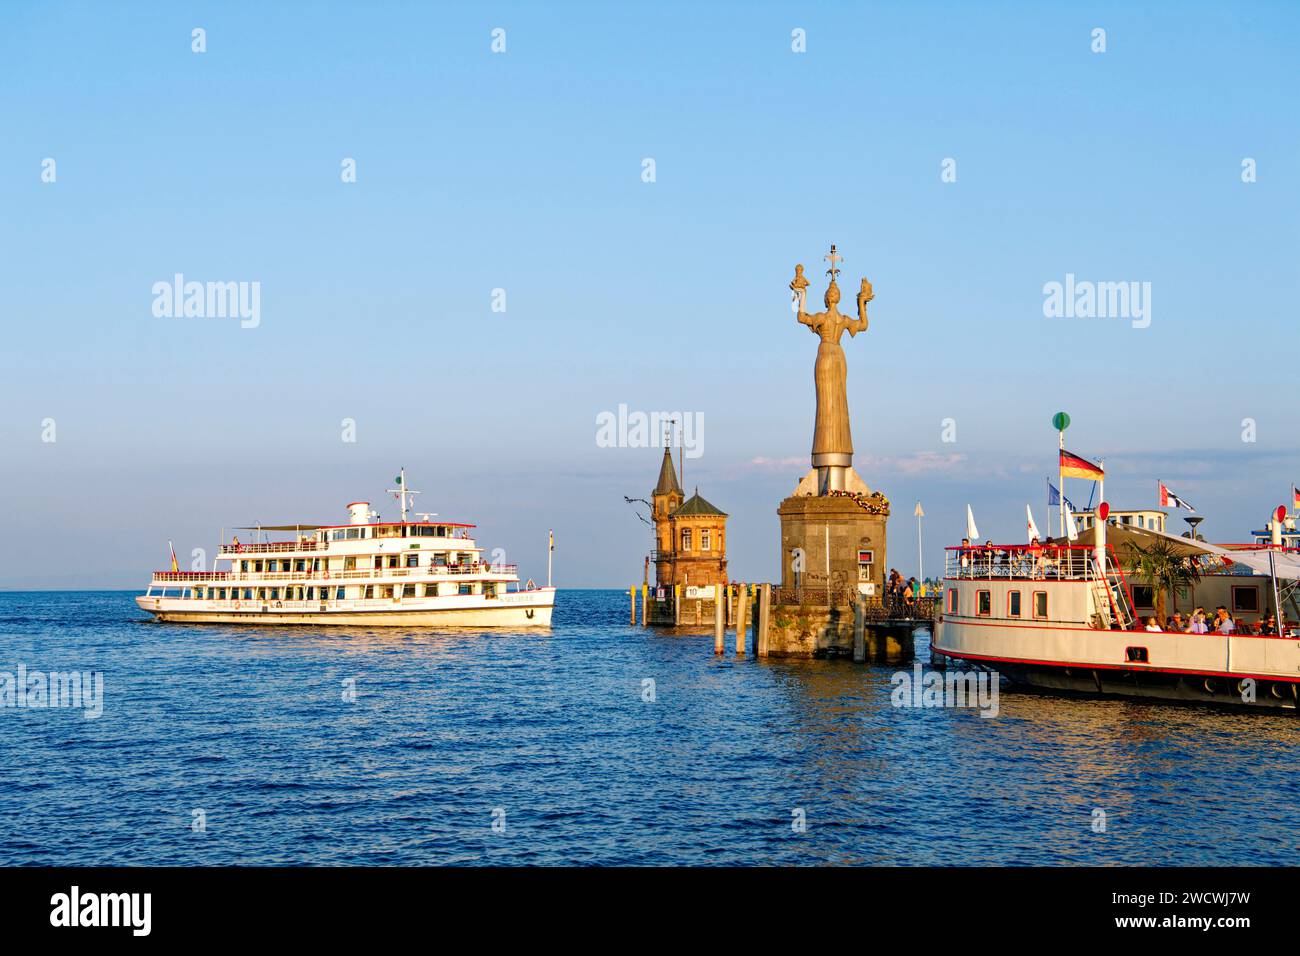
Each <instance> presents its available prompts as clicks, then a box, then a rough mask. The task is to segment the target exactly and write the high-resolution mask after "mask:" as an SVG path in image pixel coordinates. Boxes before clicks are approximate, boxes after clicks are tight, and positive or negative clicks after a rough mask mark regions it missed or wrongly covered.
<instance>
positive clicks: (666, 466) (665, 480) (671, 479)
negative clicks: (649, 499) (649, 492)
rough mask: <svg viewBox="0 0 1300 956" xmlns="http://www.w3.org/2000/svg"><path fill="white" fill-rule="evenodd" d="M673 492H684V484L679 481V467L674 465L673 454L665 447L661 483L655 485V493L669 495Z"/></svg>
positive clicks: (660, 469) (661, 466) (660, 470)
mask: <svg viewBox="0 0 1300 956" xmlns="http://www.w3.org/2000/svg"><path fill="white" fill-rule="evenodd" d="M673 492H676V493H677V494H679V495H680V494H681V493H682V486H681V485H679V484H678V483H677V469H675V468H674V467H673V454H672V452H671V451H670V450H669V449H668V448H665V449H664V462H663V464H662V465H660V466H659V484H657V485H655V490H654V493H655V494H656V495H669V494H672V493H673Z"/></svg>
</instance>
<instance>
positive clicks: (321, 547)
mask: <svg viewBox="0 0 1300 956" xmlns="http://www.w3.org/2000/svg"><path fill="white" fill-rule="evenodd" d="M328 550H329V542H328V541H325V542H321V541H317V540H316V539H314V538H312V539H309V540H306V541H264V542H262V543H260V544H244V543H243V542H242V541H241V542H240V543H239V544H223V545H221V546H220V547H218V549H217V553H218V554H280V553H283V552H285V551H328Z"/></svg>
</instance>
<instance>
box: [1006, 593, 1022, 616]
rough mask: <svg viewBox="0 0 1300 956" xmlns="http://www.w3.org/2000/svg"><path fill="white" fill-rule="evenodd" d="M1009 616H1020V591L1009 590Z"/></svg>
mask: <svg viewBox="0 0 1300 956" xmlns="http://www.w3.org/2000/svg"><path fill="white" fill-rule="evenodd" d="M1007 617H1020V592H1019V591H1008V592H1007Z"/></svg>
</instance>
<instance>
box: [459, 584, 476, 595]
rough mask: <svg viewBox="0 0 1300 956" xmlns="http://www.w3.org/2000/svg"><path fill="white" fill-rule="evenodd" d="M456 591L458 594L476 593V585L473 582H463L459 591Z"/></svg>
mask: <svg viewBox="0 0 1300 956" xmlns="http://www.w3.org/2000/svg"><path fill="white" fill-rule="evenodd" d="M456 593H458V594H473V593H474V585H472V584H462V585H460V586H459V588H457V592H456Z"/></svg>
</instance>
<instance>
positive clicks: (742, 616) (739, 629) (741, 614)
mask: <svg viewBox="0 0 1300 956" xmlns="http://www.w3.org/2000/svg"><path fill="white" fill-rule="evenodd" d="M736 596H737V597H738V598H739V599H740V605H739V606H738V607H737V608H736V655H737V656H738V657H743V656H744V654H745V631H747V630H748V629H749V585H748V584H742V585H740V586H739V587H738V588H737V590H736Z"/></svg>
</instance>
